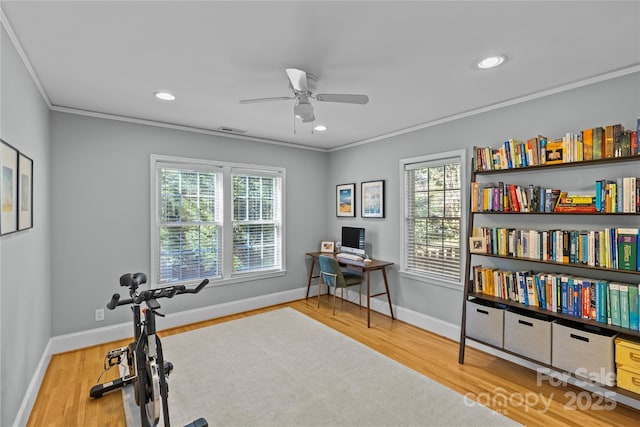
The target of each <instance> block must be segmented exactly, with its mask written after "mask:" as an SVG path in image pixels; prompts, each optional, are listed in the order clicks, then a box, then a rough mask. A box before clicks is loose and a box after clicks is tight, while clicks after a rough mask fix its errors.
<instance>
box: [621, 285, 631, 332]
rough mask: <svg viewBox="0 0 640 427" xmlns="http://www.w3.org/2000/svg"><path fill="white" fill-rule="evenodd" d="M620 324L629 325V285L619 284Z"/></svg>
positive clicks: (624, 326)
mask: <svg viewBox="0 0 640 427" xmlns="http://www.w3.org/2000/svg"><path fill="white" fill-rule="evenodd" d="M620 326H622V327H623V328H628V327H629V286H628V285H624V284H620Z"/></svg>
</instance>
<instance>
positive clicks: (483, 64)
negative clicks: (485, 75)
mask: <svg viewBox="0 0 640 427" xmlns="http://www.w3.org/2000/svg"><path fill="white" fill-rule="evenodd" d="M506 60H507V57H506V56H504V55H498V56H489V57H487V58H484V59H482V60H480V61H478V63H477V67H478V68H483V69H484V68H493V67H497V66H498V65H500V64H502V63H504V61H506Z"/></svg>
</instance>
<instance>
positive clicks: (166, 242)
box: [151, 155, 284, 286]
mask: <svg viewBox="0 0 640 427" xmlns="http://www.w3.org/2000/svg"><path fill="white" fill-rule="evenodd" d="M151 170H152V177H151V179H152V182H151V184H152V189H153V191H152V200H151V203H152V205H151V206H152V209H151V210H152V225H151V229H152V230H151V235H152V237H151V252H152V258H153V259H152V267H151V280H152V282H151V283H153V284H156V285H159V286H164V285H169V284H175V283H185V284H188V283H196V282H200V281H201V280H202V279H204V278H207V279H209V280H210V281H212V282H214V283H215V282H218V283H221V282H233V281H239V280H246V277H247V276H251V277H252V278H255V277H256V276H269V275H273V274H282V273H283V271H284V266H283V262H282V260H283V243H282V242H283V238H282V236H283V232H284V230H283V223H282V212H283V210H282V205H283V199H284V195H283V191H282V188H283V181H284V170H283V169H277V168H265V167H259V166H255V167H254V166H250V165H237V164H231V163H222V162H210V161H201V160H195V159H184V158H175V157H168V156H158V155H152V156H151ZM243 277H244V279H242V278H243Z"/></svg>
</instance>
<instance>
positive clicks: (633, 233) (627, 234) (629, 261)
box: [617, 228, 639, 271]
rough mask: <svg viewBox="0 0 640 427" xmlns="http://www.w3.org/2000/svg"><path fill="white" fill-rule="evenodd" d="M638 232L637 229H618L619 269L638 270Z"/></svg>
mask: <svg viewBox="0 0 640 427" xmlns="http://www.w3.org/2000/svg"><path fill="white" fill-rule="evenodd" d="M638 231H639V229H637V228H618V229H617V234H618V241H617V242H618V268H619V269H620V270H630V271H637V269H638V265H637V262H638Z"/></svg>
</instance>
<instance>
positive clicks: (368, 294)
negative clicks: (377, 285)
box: [367, 271, 371, 328]
mask: <svg viewBox="0 0 640 427" xmlns="http://www.w3.org/2000/svg"><path fill="white" fill-rule="evenodd" d="M370 327H371V272H369V271H367V328H370Z"/></svg>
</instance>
